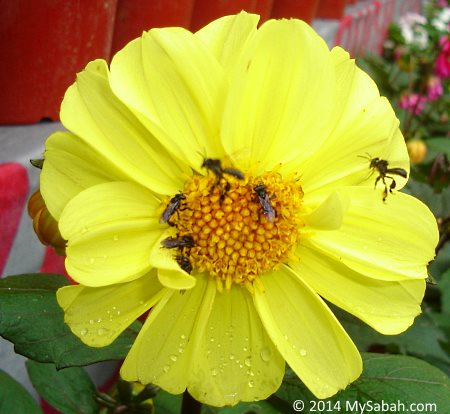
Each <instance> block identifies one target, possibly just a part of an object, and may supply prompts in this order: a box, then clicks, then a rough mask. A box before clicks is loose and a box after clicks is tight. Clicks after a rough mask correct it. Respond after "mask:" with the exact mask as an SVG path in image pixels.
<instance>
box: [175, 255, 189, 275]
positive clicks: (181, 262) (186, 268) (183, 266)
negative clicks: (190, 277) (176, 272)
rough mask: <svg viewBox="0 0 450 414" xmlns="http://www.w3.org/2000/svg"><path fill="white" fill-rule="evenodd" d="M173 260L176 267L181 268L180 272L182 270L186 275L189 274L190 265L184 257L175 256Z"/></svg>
mask: <svg viewBox="0 0 450 414" xmlns="http://www.w3.org/2000/svg"><path fill="white" fill-rule="evenodd" d="M175 260H176V261H177V263H178V265H179V266H180V267H181V269H182V270H184V271H185V272H186V273H189V274H191V272H192V265H191V262H190V261H189V259H188V258H187V257H186V256H184V255H182V254H179V255H177V256H175Z"/></svg>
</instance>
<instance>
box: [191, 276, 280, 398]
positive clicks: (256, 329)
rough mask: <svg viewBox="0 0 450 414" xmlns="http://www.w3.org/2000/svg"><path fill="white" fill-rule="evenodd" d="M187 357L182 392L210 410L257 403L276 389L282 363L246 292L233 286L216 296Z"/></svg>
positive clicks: (278, 384)
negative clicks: (188, 370) (188, 375)
mask: <svg viewBox="0 0 450 414" xmlns="http://www.w3.org/2000/svg"><path fill="white" fill-rule="evenodd" d="M193 359H194V364H193V367H192V373H191V376H192V378H191V380H190V382H189V386H188V391H189V393H190V394H191V395H192V396H193V397H194V398H195V399H197V400H200V401H203V402H205V403H206V404H209V405H213V406H223V405H235V404H237V403H238V402H239V401H256V400H263V399H265V398H267V397H268V396H269V395H271V394H273V393H274V392H275V391H276V390H277V389H278V387H279V386H280V384H281V380H282V378H283V375H284V360H283V358H282V357H281V355H280V354H279V352H278V351H277V349H276V348H275V346H274V345H273V343H272V341H271V340H270V338H269V337H268V335H267V333H266V332H265V329H264V327H263V326H262V324H261V321H260V319H259V316H258V314H257V313H256V310H255V308H254V305H253V302H252V298H251V296H250V294H249V292H248V291H247V290H245V289H242V288H241V287H239V286H236V285H234V286H232V287H231V290H229V291H224V292H223V293H221V294H217V295H216V298H215V300H214V304H213V307H212V310H211V314H210V317H209V320H208V323H207V325H206V327H205V334H204V335H203V336H202V338H201V343H200V344H199V347H198V348H197V349H196V353H195V355H193Z"/></svg>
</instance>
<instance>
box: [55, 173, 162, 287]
mask: <svg viewBox="0 0 450 414" xmlns="http://www.w3.org/2000/svg"><path fill="white" fill-rule="evenodd" d="M158 205H159V201H158V200H156V199H155V197H154V196H153V195H152V194H151V193H150V192H149V190H147V189H145V188H144V187H140V186H139V185H137V184H131V183H120V182H112V183H104V184H99V185H96V186H94V187H90V188H88V189H87V190H84V191H83V192H81V193H79V194H78V195H77V196H76V197H75V198H73V199H72V200H71V201H70V202H69V203H68V204H67V206H66V208H65V209H64V211H63V213H62V215H61V219H60V222H59V227H60V231H61V234H62V235H63V237H64V238H65V239H66V240H68V244H67V249H66V254H67V259H66V269H67V271H68V273H69V274H70V275H71V276H72V277H73V278H74V279H75V280H77V281H78V282H79V283H82V284H84V285H86V286H103V285H108V284H112V283H119V282H125V281H130V280H132V279H136V278H137V277H139V276H142V275H143V274H145V273H147V272H148V271H149V270H150V268H151V264H150V252H151V250H152V248H153V246H154V244H155V243H156V242H157V240H158V239H159V237H160V235H161V232H162V226H161V225H160V224H159V215H158V213H157V211H158V210H157V208H158Z"/></svg>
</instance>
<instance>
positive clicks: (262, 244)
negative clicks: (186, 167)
mask: <svg viewBox="0 0 450 414" xmlns="http://www.w3.org/2000/svg"><path fill="white" fill-rule="evenodd" d="M182 196H184V197H183V199H182V200H181V202H180V204H179V206H178V208H177V210H176V211H175V212H174V214H173V215H172V216H171V218H170V224H171V225H172V226H173V227H174V229H175V230H176V236H175V237H174V238H171V240H175V241H178V244H181V246H177V248H178V249H179V250H180V254H178V255H177V256H176V257H177V261H178V262H179V264H180V266H182V267H183V265H184V267H183V268H184V269H185V270H186V264H188V265H189V263H190V265H191V266H192V268H194V269H196V270H197V271H199V272H208V273H209V274H210V275H211V276H212V277H214V278H215V279H216V282H217V286H218V289H219V290H220V291H222V290H223V284H225V287H226V289H230V287H231V285H232V283H236V284H241V285H242V284H243V285H244V286H245V287H247V288H248V289H249V290H250V291H252V289H253V284H254V283H255V282H258V276H259V275H261V274H262V273H264V272H266V271H268V270H271V269H276V268H277V267H278V266H279V265H280V264H282V263H283V262H286V261H287V260H288V259H289V258H290V257H291V256H292V251H293V249H294V248H295V246H296V245H297V242H298V240H299V231H300V228H301V227H302V225H303V224H302V222H301V220H300V219H299V217H298V212H299V210H300V207H301V201H302V197H303V191H302V188H301V186H300V184H299V182H298V181H297V180H295V179H294V178H292V179H290V180H283V179H282V177H281V175H280V174H278V173H276V172H268V173H264V174H262V175H261V176H258V177H253V176H252V175H250V174H246V175H245V177H244V179H242V180H241V179H239V177H235V176H233V175H231V174H223V175H221V176H219V177H217V175H214V174H213V173H211V172H209V173H208V174H207V175H206V176H202V175H193V176H192V177H191V178H189V179H188V180H187V182H186V184H185V188H184V191H183V195H182ZM186 240H188V241H190V242H189V243H184V242H182V241H186ZM175 244H177V243H175ZM165 247H169V246H167V245H166V246H165ZM172 247H173V246H172ZM188 267H189V266H188ZM189 270H190V269H189Z"/></svg>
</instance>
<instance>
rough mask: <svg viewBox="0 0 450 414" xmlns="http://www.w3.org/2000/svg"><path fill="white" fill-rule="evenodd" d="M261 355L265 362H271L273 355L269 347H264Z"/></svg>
mask: <svg viewBox="0 0 450 414" xmlns="http://www.w3.org/2000/svg"><path fill="white" fill-rule="evenodd" d="M259 355H260V357H261V359H262V360H263V361H264V362H269V361H270V357H271V356H272V351H271V350H270V349H269V348H263V349H261V352H260V353H259Z"/></svg>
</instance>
